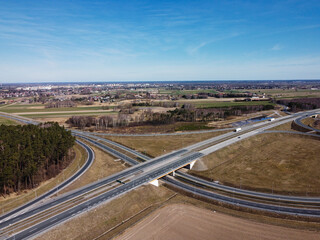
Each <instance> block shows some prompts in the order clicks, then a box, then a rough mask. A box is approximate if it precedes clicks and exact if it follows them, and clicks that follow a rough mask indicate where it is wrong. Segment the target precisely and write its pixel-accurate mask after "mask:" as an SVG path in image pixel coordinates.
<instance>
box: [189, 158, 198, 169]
mask: <svg viewBox="0 0 320 240" xmlns="http://www.w3.org/2000/svg"><path fill="white" fill-rule="evenodd" d="M196 161H197V160H194V161H193V162H191V163H190V169H192V168H193V166H194V164H195V163H196Z"/></svg>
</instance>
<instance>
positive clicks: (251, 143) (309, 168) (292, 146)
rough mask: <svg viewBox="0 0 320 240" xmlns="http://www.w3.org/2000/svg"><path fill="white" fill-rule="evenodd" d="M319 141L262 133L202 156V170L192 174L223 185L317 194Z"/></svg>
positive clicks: (287, 192)
mask: <svg viewBox="0 0 320 240" xmlns="http://www.w3.org/2000/svg"><path fill="white" fill-rule="evenodd" d="M319 151H320V140H319V139H315V138H310V137H305V136H297V135H289V134H262V135H258V136H256V137H252V138H250V139H246V140H243V141H241V142H239V143H237V144H233V145H231V146H229V147H226V148H224V149H221V150H219V151H217V152H215V153H212V154H210V155H208V156H206V157H204V158H203V159H202V161H201V162H202V163H203V164H205V165H206V167H207V169H208V170H206V171H191V172H192V173H193V174H196V175H200V176H203V177H206V178H210V179H214V180H218V181H220V182H221V183H223V184H226V185H231V186H236V187H241V188H247V189H253V190H258V191H264V192H269V193H270V192H272V189H273V191H274V192H279V193H284V194H296V195H304V196H305V195H320V178H319V175H320V164H319V162H320V158H319Z"/></svg>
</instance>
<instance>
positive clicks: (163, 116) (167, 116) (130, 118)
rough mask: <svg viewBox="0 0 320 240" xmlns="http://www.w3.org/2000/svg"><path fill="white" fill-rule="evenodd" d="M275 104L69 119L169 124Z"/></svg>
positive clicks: (108, 124) (89, 123) (98, 124)
mask: <svg viewBox="0 0 320 240" xmlns="http://www.w3.org/2000/svg"><path fill="white" fill-rule="evenodd" d="M273 108H274V106H273V105H248V106H232V107H224V108H195V107H194V106H193V105H191V104H184V105H183V106H182V107H181V108H176V109H175V110H171V111H167V112H153V111H152V109H147V110H145V111H141V112H140V113H138V114H135V115H133V114H127V112H126V111H122V112H119V113H118V116H114V117H112V116H102V117H98V118H96V117H90V116H73V117H71V118H69V119H68V120H67V123H68V124H70V125H71V126H72V127H78V128H80V129H83V128H86V127H89V128H90V127H95V129H97V130H105V129H107V128H112V127H124V126H139V125H143V124H153V125H161V124H169V123H174V122H207V121H217V120H220V119H226V118H227V117H229V116H240V115H242V114H248V113H253V112H257V111H263V110H270V109H273Z"/></svg>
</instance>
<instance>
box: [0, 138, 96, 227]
mask: <svg viewBox="0 0 320 240" xmlns="http://www.w3.org/2000/svg"><path fill="white" fill-rule="evenodd" d="M76 142H77V143H78V144H79V145H80V146H82V147H83V148H84V149H85V150H86V152H87V154H88V157H87V160H86V162H85V164H84V165H83V166H82V167H81V168H80V170H79V171H77V172H76V173H75V174H74V175H73V176H71V177H70V178H68V179H67V180H66V181H64V182H63V183H61V184H60V185H58V186H56V187H54V188H53V189H51V190H49V191H48V192H46V193H44V194H43V195H41V196H39V197H37V198H36V199H34V200H31V201H30V202H28V203H26V204H24V205H22V206H20V207H18V208H16V209H14V210H12V211H10V212H8V213H5V214H3V215H1V216H0V222H1V221H3V220H4V219H6V218H8V217H10V216H12V215H14V214H16V213H18V212H20V211H22V210H25V209H26V208H28V207H30V206H32V205H34V204H35V203H38V202H40V201H42V200H43V199H45V198H47V197H49V196H52V195H53V194H55V193H57V192H58V191H60V190H62V189H63V188H65V187H67V186H68V185H69V184H71V183H72V182H73V181H75V180H76V179H78V178H79V177H80V176H81V175H82V174H83V173H84V172H85V171H86V170H87V169H88V168H89V167H90V166H91V164H92V163H93V161H94V152H93V150H92V149H91V148H90V147H89V146H88V145H86V144H84V143H83V142H81V141H79V140H76ZM0 228H1V225H0Z"/></svg>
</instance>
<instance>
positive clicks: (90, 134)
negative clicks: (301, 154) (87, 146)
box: [72, 130, 151, 160]
mask: <svg viewBox="0 0 320 240" xmlns="http://www.w3.org/2000/svg"><path fill="white" fill-rule="evenodd" d="M72 132H73V133H74V134H78V135H82V136H87V137H90V138H94V139H95V140H98V141H102V142H106V143H109V144H111V145H113V146H116V147H118V148H121V149H123V150H125V151H127V152H130V153H132V154H134V155H136V156H137V157H139V158H141V159H143V160H150V159H151V158H150V157H148V156H146V155H144V154H142V153H140V152H137V151H135V150H133V149H131V148H128V147H126V146H124V145H121V144H119V143H117V142H113V141H110V140H108V139H105V138H102V137H98V136H95V134H92V133H88V132H84V131H77V130H72Z"/></svg>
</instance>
